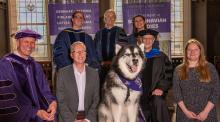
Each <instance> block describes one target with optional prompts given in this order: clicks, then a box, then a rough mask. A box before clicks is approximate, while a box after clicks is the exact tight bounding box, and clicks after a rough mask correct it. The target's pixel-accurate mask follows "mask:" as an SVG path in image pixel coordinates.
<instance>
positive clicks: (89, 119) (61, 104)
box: [57, 41, 99, 122]
mask: <svg viewBox="0 0 220 122" xmlns="http://www.w3.org/2000/svg"><path fill="white" fill-rule="evenodd" d="M70 56H71V58H72V59H73V64H72V65H68V66H66V67H63V68H61V69H60V70H59V71H58V76H57V99H58V110H59V121H62V122H97V105H98V103H99V76H98V72H97V71H96V70H95V69H93V68H90V67H88V66H87V65H86V63H85V60H86V46H85V45H84V43H83V42H80V41H77V42H74V43H73V44H72V45H71V53H70Z"/></svg>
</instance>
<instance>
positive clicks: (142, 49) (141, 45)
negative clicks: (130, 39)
mask: <svg viewBox="0 0 220 122" xmlns="http://www.w3.org/2000/svg"><path fill="white" fill-rule="evenodd" d="M139 47H140V48H141V51H142V52H143V53H144V43H142V44H140V45H139Z"/></svg>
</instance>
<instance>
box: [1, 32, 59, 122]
mask: <svg viewBox="0 0 220 122" xmlns="http://www.w3.org/2000/svg"><path fill="white" fill-rule="evenodd" d="M40 38H41V35H39V34H38V33H36V32H34V31H32V30H29V29H24V30H21V31H19V32H17V33H16V34H15V39H16V44H17V50H16V51H15V52H13V53H11V54H7V55H5V56H4V57H2V58H1V60H0V122H44V121H53V120H54V119H55V113H56V108H57V102H56V99H55V97H54V96H53V95H52V94H51V91H50V89H49V87H48V82H47V80H46V78H45V75H44V73H43V70H42V67H41V65H40V64H38V63H37V62H36V61H35V60H34V59H33V58H32V57H31V56H30V55H31V53H32V52H33V51H34V48H35V43H36V40H37V39H40Z"/></svg>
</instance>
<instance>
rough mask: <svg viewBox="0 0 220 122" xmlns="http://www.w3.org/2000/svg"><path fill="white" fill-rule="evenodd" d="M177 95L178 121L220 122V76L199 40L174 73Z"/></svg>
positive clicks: (193, 42)
mask: <svg viewBox="0 0 220 122" xmlns="http://www.w3.org/2000/svg"><path fill="white" fill-rule="evenodd" d="M173 93H174V98H175V101H176V102H177V104H178V107H177V113H176V120H177V122H197V121H198V122H200V121H205V122H217V121H218V120H217V112H216V107H215V104H216V102H217V100H218V97H219V93H220V85H219V76H218V73H217V71H216V69H215V67H214V66H213V65H212V64H211V63H209V62H208V61H207V60H206V59H205V53H204V48H203V46H202V44H201V43H200V42H199V41H198V40H196V39H190V40H189V41H188V42H187V43H186V47H185V50H184V61H183V63H182V64H180V65H179V66H178V67H177V68H176V69H175V72H174V76H173Z"/></svg>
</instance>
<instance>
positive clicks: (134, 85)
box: [119, 76, 142, 91]
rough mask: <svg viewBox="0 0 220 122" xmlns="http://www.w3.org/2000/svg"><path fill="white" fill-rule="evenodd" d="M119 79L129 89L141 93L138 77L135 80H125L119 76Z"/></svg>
mask: <svg viewBox="0 0 220 122" xmlns="http://www.w3.org/2000/svg"><path fill="white" fill-rule="evenodd" d="M119 78H120V79H121V81H122V82H123V83H124V84H125V85H126V86H127V87H128V88H129V89H132V90H135V91H142V83H141V79H140V78H139V77H137V78H135V79H134V80H127V79H125V78H123V77H121V76H119Z"/></svg>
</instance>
